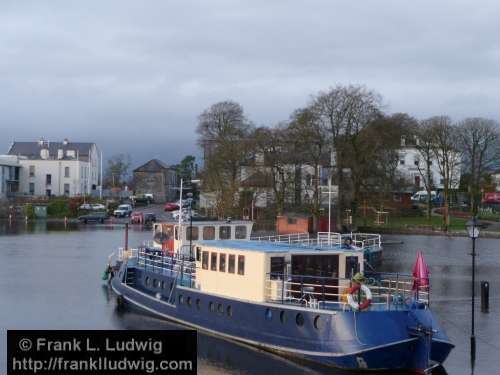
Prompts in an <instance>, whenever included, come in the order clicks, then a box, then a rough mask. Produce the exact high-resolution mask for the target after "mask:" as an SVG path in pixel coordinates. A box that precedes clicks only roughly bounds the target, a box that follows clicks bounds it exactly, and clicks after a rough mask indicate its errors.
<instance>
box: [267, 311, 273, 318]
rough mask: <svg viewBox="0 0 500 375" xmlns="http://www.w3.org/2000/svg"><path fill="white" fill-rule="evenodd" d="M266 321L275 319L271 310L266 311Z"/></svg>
mask: <svg viewBox="0 0 500 375" xmlns="http://www.w3.org/2000/svg"><path fill="white" fill-rule="evenodd" d="M266 319H267V320H272V319H273V312H272V311H271V309H266Z"/></svg>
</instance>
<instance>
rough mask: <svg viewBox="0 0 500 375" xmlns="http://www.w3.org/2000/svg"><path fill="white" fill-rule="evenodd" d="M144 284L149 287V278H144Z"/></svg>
mask: <svg viewBox="0 0 500 375" xmlns="http://www.w3.org/2000/svg"><path fill="white" fill-rule="evenodd" d="M144 283H145V284H146V286H149V276H146V278H145V279H144Z"/></svg>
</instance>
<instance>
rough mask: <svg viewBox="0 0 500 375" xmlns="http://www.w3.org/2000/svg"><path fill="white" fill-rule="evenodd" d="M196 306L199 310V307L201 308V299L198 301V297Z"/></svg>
mask: <svg viewBox="0 0 500 375" xmlns="http://www.w3.org/2000/svg"><path fill="white" fill-rule="evenodd" d="M196 308H197V309H198V310H200V309H201V301H200V299H199V298H196Z"/></svg>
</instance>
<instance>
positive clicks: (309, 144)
mask: <svg viewBox="0 0 500 375" xmlns="http://www.w3.org/2000/svg"><path fill="white" fill-rule="evenodd" d="M288 133H289V134H288V138H289V139H290V142H293V143H294V146H295V147H294V149H295V150H296V152H294V156H295V157H294V159H295V162H296V164H300V165H308V166H310V167H311V168H312V169H313V171H314V172H313V174H314V177H313V181H312V186H313V196H312V214H313V217H314V230H317V229H318V223H319V215H320V202H321V197H320V194H321V192H320V178H321V176H320V166H321V163H322V159H324V156H325V152H326V151H327V150H328V149H329V145H330V143H329V140H328V134H327V132H326V131H325V128H324V127H322V126H321V123H320V122H319V121H318V118H317V116H316V113H315V112H314V111H313V110H311V108H303V109H298V110H296V111H295V112H294V113H293V114H292V118H291V121H290V123H289V125H288Z"/></svg>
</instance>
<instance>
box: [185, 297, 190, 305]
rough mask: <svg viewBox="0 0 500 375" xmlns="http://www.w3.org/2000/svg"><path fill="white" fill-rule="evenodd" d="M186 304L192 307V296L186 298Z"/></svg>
mask: <svg viewBox="0 0 500 375" xmlns="http://www.w3.org/2000/svg"><path fill="white" fill-rule="evenodd" d="M186 304H187V305H188V306H189V307H191V297H188V298H186Z"/></svg>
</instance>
